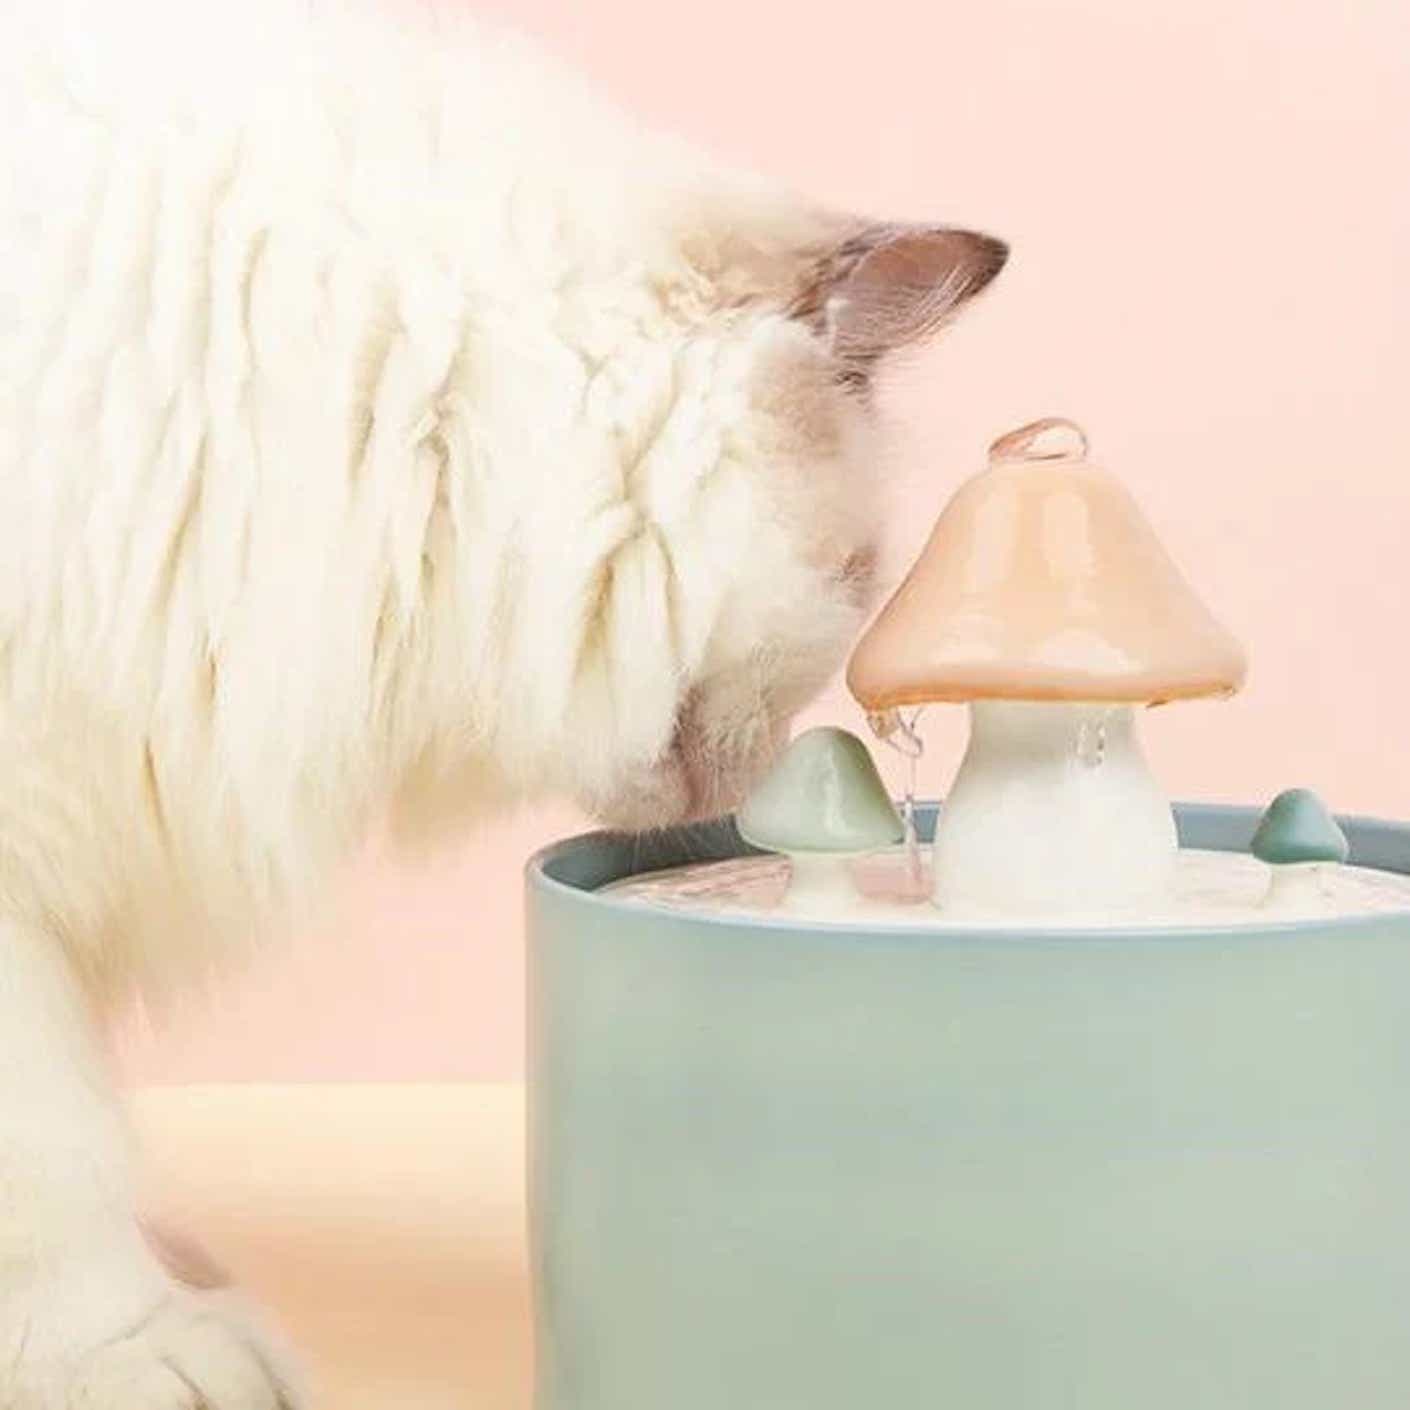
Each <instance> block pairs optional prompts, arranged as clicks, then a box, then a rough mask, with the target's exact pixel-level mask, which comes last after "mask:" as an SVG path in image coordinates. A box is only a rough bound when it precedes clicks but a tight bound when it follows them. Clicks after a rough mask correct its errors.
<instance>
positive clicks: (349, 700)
mask: <svg viewBox="0 0 1410 1410" xmlns="http://www.w3.org/2000/svg"><path fill="white" fill-rule="evenodd" d="M391 8H393V6H392V5H391V4H390V3H389V7H388V13H383V14H378V13H376V12H375V11H373V10H370V9H365V8H359V9H357V10H354V9H353V8H352V7H351V6H350V5H349V4H346V3H345V4H344V5H342V6H341V7H334V6H332V5H325V6H323V7H322V8H320V7H319V6H313V7H310V5H309V4H308V3H307V0H257V3H252V0H239V2H238V3H235V0H231V2H230V3H226V4H222V5H220V6H218V7H210V6H202V5H198V4H192V3H190V0H186V2H185V3H176V2H175V0H171V3H165V4H162V3H158V0H136V3H133V0H126V3H122V4H112V3H108V0H79V3H71V4H65V3H63V0H4V4H3V6H0V134H3V137H0V1406H3V1407H5V1410H58V1407H75V1408H76V1407H79V1406H82V1407H84V1408H85V1410H168V1408H170V1410H175V1407H179V1406H180V1407H196V1406H198V1405H199V1406H203V1407H208V1410H273V1407H275V1406H276V1405H277V1404H280V1403H284V1402H286V1401H288V1400H290V1398H291V1392H290V1391H289V1390H288V1389H287V1386H286V1384H285V1380H284V1377H283V1376H282V1374H281V1373H280V1372H278V1371H277V1370H276V1369H275V1360H274V1358H272V1357H271V1356H270V1355H269V1353H268V1351H267V1350H266V1349H265V1347H266V1343H265V1342H264V1340H263V1339H262V1338H260V1337H258V1336H257V1335H256V1334H255V1332H254V1330H253V1329H252V1327H251V1325H250V1323H249V1322H248V1319H247V1318H246V1317H245V1316H244V1314H242V1313H241V1312H240V1311H239V1310H238V1307H237V1305H236V1303H235V1302H234V1301H233V1300H232V1299H231V1298H230V1295H228V1294H226V1293H222V1292H216V1291H212V1290H209V1289H207V1290H204V1291H202V1290H199V1289H198V1288H193V1287H190V1286H188V1285H187V1284H186V1283H183V1282H180V1281H178V1280H176V1279H174V1278H173V1277H172V1276H171V1275H169V1273H168V1271H167V1269H166V1267H165V1266H164V1263H163V1261H162V1260H161V1259H160V1258H159V1257H158V1256H157V1254H156V1253H155V1252H154V1251H153V1247H152V1241H151V1240H149V1239H147V1238H144V1236H143V1234H142V1232H141V1230H140V1228H139V1226H138V1224H137V1222H136V1220H135V1217H134V1214H133V1210H132V1199H131V1193H130V1189H129V1176H128V1171H127V1163H126V1156H125V1152H124V1149H123V1146H124V1136H123V1128H122V1122H121V1119H120V1114H119V1111H118V1109H117V1108H116V1106H115V1104H114V1102H113V1100H112V1098H111V1096H110V1095H109V1091H108V1087H107V1082H106V1077H105V1073H104V1063H103V1059H102V1045H101V1039H100V1037H99V1036H98V1035H99V1034H100V1033H101V1021H102V1018H103V1016H104V1013H105V1012H106V1011H107V1010H109V1009H110V1008H111V1007H112V1006H114V1005H115V1004H118V1003H120V1002H123V1001H124V1000H127V999H129V998H130V997H131V995H132V994H133V993H134V992H142V991H144V990H145V991H147V992H152V991H153V990H154V989H157V988H160V987H162V986H165V985H167V984H169V983H171V982H172V981H173V980H175V979H179V978H181V977H183V975H185V974H187V973H189V972H190V971H192V970H193V969H196V968H198V967H200V966H203V965H206V964H208V963H209V962H210V961H211V960H213V959H215V958H218V957H219V955H220V954H221V953H222V951H224V952H227V953H228V952H229V951H230V950H231V948H232V947H236V946H239V945H240V944H243V943H244V942H245V938H246V937H247V936H250V935H252V934H255V933H258V932H260V931H262V930H263V931H267V930H268V929H269V928H270V927H271V926H272V925H274V924H276V923H277V922H278V920H279V919H280V917H287V916H288V915H289V914H290V913H291V912H290V907H291V906H292V905H294V904H296V903H297V902H298V900H299V898H300V897H302V896H306V895H308V894H309V893H310V890H311V889H312V888H315V887H316V884H317V882H318V880H319V878H320V876H322V875H323V874H325V872H326V870H327V868H328V867H330V866H331V865H333V864H334V863H335V862H336V861H337V860H338V859H339V858H340V857H342V856H343V855H344V854H345V852H346V850H347V849H348V847H349V846H350V845H352V844H354V843H355V842H356V841H357V840H358V839H359V837H360V835H361V834H362V832H363V830H364V828H365V827H366V826H367V824H368V822H369V820H371V819H373V818H374V817H376V816H378V815H379V814H382V813H385V812H388V811H390V812H391V813H392V814H393V815H394V816H395V817H396V818H397V819H399V820H400V821H401V822H402V823H404V824H407V825H408V826H410V827H411V828H413V829H421V830H424V829H426V828H428V827H433V826H434V827H442V826H444V825H445V823H446V821H447V819H452V820H453V819H456V818H459V817H463V816H465V815H468V814H473V813H474V812H475V811H477V810H481V809H484V808H487V807H490V806H493V805H495V804H496V803H499V802H501V801H504V800H508V799H514V798H522V797H525V796H527V795H531V794H535V793H539V792H542V791H547V790H561V791H566V792H569V793H571V794H573V795H574V796H576V797H577V798H579V799H580V800H582V801H583V802H584V803H586V804H587V805H588V806H589V807H590V808H592V809H593V810H595V811H597V812H599V813H600V814H602V815H604V816H606V817H608V818H613V819H616V820H619V821H622V822H625V823H628V824H652V823H658V822H664V821H668V820H672V819H676V818H680V817H683V816H686V815H690V814H697V813H702V812H708V811H711V810H715V809H718V808H721V807H723V806H726V805H727V804H728V803H729V802H730V801H731V800H732V799H733V798H734V797H735V796H736V795H737V793H738V790H739V789H740V787H741V786H742V784H743V783H744V782H745V781H746V780H747V779H748V778H749V777H750V775H751V774H752V772H753V771H755V770H756V769H757V767H758V765H759V763H760V762H761V761H762V760H763V759H764V758H766V757H767V755H768V753H769V751H770V749H771V748H772V747H773V746H774V744H775V743H776V742H777V740H778V738H779V736H780V733H781V731H782V730H783V729H784V728H785V727H786V724H787V721H788V718H789V716H790V714H791V713H792V712H793V711H794V710H795V709H796V708H797V707H798V706H799V705H800V704H801V703H802V702H803V701H804V700H805V699H806V698H807V697H808V696H809V695H810V694H811V693H812V692H813V691H814V690H815V689H816V688H817V687H818V686H819V684H820V683H821V682H822V681H823V680H824V679H825V678H826V677H827V675H828V674H829V673H830V671H831V670H832V669H833V668H834V666H835V665H836V664H837V661H838V659H839V657H840V655H841V652H842V650H843V648H844V646H845V644H846V643H847V642H848V641H849V640H850V638H851V636H852V634H853V633H854V631H855V629H856V628H857V626H858V624H859V621H860V617H861V615H862V614H863V612H864V611H865V610H866V607H867V605H868V602H869V597H870V585H871V576H872V571H871V565H872V559H873V536H874V532H875V528H876V525H875V496H874V493H873V484H872V478H871V467H870V466H869V464H868V459H869V446H870V441H869V417H868V410H867V396H866V390H867V378H868V375H869V373H870V371H871V369H872V368H873V366H874V365H875V364H876V363H877V361H878V360H879V359H880V358H882V357H883V356H884V355H885V354H886V353H887V352H888V351H889V350H890V349H892V348H893V347H896V346H898V345H900V344H902V343H905V342H910V341H914V340H916V339H918V338H920V337H923V336H925V335H927V334H928V333H930V332H931V331H933V330H934V329H935V328H936V327H938V326H939V325H940V324H941V323H943V322H944V321H945V319H946V318H947V317H948V316H949V315H950V314H951V313H952V312H953V311H954V309H955V308H957V307H958V306H959V305H960V304H961V303H962V302H963V301H964V300H965V299H966V298H967V297H969V296H970V295H971V294H973V293H975V292H976V291H978V290H979V289H980V288H981V287H982V286H983V285H984V284H986V283H987V282H988V281H989V279H990V278H992V276H993V275H994V274H995V273H996V272H997V270H998V268H999V266H1000V265H1001V264H1002V261H1003V256H1004V250H1003V247H1002V246H1001V245H1000V244H999V243H998V242H996V241H993V240H991V239H988V238H985V237H983V236H979V235H974V234H970V233H967V232H964V231H958V230H951V229H945V228H940V227H910V228H901V227H894V226H880V225H867V224H865V223H862V222H859V221H855V220H850V219H845V218H841V217H838V216H835V215H833V214H830V213H828V212H825V211H818V210H815V209H812V208H810V207H808V206H807V205H806V204H804V203H801V202H798V201H796V200H794V199H792V198H790V197H789V196H788V195H787V194H786V193H781V192H776V191H773V190H771V189H769V188H768V187H766V186H765V185H763V184H762V183H758V182H755V181H752V180H747V179H744V178H740V177H737V176H733V175H730V174H728V173H724V172H721V171H719V170H717V169H714V168H712V167H710V166H709V165H707V164H706V163H704V162H702V161H701V160H699V159H698V158H695V157H693V156H691V155H690V154H689V153H687V152H685V151H683V150H681V149H680V148H678V147H677V146H675V145H673V144H671V143H668V142H665V141H662V140H659V139H657V138H654V137H651V136H647V135H645V134H642V133H640V132H638V131H636V130H635V129H634V128H633V127H632V126H631V125H630V124H628V123H626V122H624V121H623V120H622V119H621V118H619V117H616V116H614V115H613V114H611V113H610V112H607V111H605V110H603V109H602V108H601V107H600V106H599V105H598V104H597V103H596V102H595V101H594V100H593V99H592V98H591V97H590V96H589V95H588V94H586V93H584V92H583V91H581V90H580V89H579V88H578V86H577V85H575V84H574V83H573V82H572V81H571V80H570V79H568V78H567V77H565V76H564V75H562V74H560V73H558V72H557V71H556V70H554V69H553V67H552V66H551V65H549V64H547V63H546V62H545V61H544V60H543V59H542V58H541V57H537V56H535V55H533V54H531V53H529V52H527V51H526V50H525V49H524V48H523V47H522V46H520V45H519V44H517V43H515V42H511V41H509V40H506V39H503V38H499V37H494V36H490V35H487V34H485V33H484V32H483V31H482V30H481V29H479V28H478V27H475V26H473V25H471V24H470V23H468V22H467V21H465V20H463V19H461V20H451V19H447V18H445V17H441V18H440V19H439V20H437V19H435V18H433V17H431V16H429V15H416V16H411V17H408V16H407V15H406V14H405V13H403V14H402V17H401V18H400V19H399V20H397V21H395V22H394V21H393V20H392V19H391V18H390V10H391ZM400 8H401V9H402V10H403V11H404V10H405V8H406V7H405V6H402V7H400ZM334 9H336V10H337V11H338V12H337V13H332V12H331V11H333V10H334ZM324 11H329V12H328V13H325V12H324ZM195 1281H197V1282H199V1281H201V1280H200V1279H196V1280H195Z"/></svg>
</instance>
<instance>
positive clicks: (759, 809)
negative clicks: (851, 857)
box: [737, 725, 903, 855]
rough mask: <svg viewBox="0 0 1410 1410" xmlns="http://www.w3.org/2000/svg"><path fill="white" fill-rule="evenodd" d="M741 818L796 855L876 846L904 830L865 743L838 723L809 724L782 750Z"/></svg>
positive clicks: (741, 823) (760, 836)
mask: <svg viewBox="0 0 1410 1410" xmlns="http://www.w3.org/2000/svg"><path fill="white" fill-rule="evenodd" d="M737 825H738V827H739V832H740V836H742V837H743V838H745V839H746V840H747V841H748V842H750V843H751V844H752V845H753V846H755V847H760V848H763V849H765V850H766V851H770V852H788V853H791V854H793V855H797V854H799V853H806V852H830V853H838V852H840V853H853V852H875V851H877V850H878V849H880V848H882V847H889V846H891V845H892V844H893V843H896V842H899V841H900V840H901V837H902V835H903V828H902V824H901V815H900V814H899V813H898V812H897V811H896V805H895V804H894V803H893V802H892V801H891V798H890V795H889V794H888V793H887V792H886V785H885V784H884V783H883V782H882V781H881V775H880V774H879V773H878V772H877V768H876V762H875V760H874V759H873V758H872V757H871V753H870V752H869V751H868V749H867V746H866V745H865V744H863V743H862V741H861V740H860V739H858V738H857V736H856V735H855V734H852V733H851V732H850V731H848V730H845V729H838V728H836V727H835V726H832V725H821V726H819V727H818V728H817V729H810V730H805V731H804V732H803V733H802V734H800V735H799V736H798V738H797V739H795V740H794V741H793V742H792V743H791V744H790V745H789V746H788V748H787V749H785V750H784V751H783V755H782V757H781V758H780V759H779V761H778V763H776V764H775V765H774V767H773V768H772V769H770V770H769V772H768V774H767V775H766V776H765V777H764V779H763V780H762V781H761V782H760V784H759V786H758V787H757V788H756V789H755V790H754V791H753V792H752V793H751V794H750V795H749V797H748V798H747V799H746V800H745V803H744V806H743V807H742V808H740V810H739V815H738V818H737Z"/></svg>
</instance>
